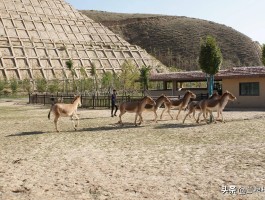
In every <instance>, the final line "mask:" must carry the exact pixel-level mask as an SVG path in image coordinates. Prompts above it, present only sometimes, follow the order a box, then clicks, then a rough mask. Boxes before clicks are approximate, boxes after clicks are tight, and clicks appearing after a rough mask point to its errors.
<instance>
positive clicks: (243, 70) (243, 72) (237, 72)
mask: <svg viewBox="0 0 265 200" xmlns="http://www.w3.org/2000/svg"><path fill="white" fill-rule="evenodd" d="M247 77H248V78H250V77H254V78H255V77H265V67H264V66H260V67H234V68H231V69H227V70H220V71H219V72H218V73H217V74H215V76H214V79H215V80H222V79H231V78H247ZM205 79H206V74H205V73H203V72H202V71H185V72H171V73H156V74H152V75H151V76H150V80H151V81H172V80H176V81H205Z"/></svg>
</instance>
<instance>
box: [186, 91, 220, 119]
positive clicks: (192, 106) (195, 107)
mask: <svg viewBox="0 0 265 200" xmlns="http://www.w3.org/2000/svg"><path fill="white" fill-rule="evenodd" d="M220 97H221V96H220V95H219V94H218V93H217V92H215V93H213V95H212V96H210V97H209V99H219V98H220ZM205 100H207V99H203V100H200V101H191V102H190V103H189V104H188V106H187V110H188V113H187V114H186V116H185V117H184V119H183V122H182V123H183V124H184V122H185V120H186V118H187V117H188V116H190V115H191V113H193V118H194V120H195V121H197V120H196V118H195V111H201V108H200V106H199V103H200V102H202V101H205ZM207 114H208V112H207Z"/></svg>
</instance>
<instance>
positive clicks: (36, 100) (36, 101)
mask: <svg viewBox="0 0 265 200" xmlns="http://www.w3.org/2000/svg"><path fill="white" fill-rule="evenodd" d="M37 103H38V94H36V98H35V104H37Z"/></svg>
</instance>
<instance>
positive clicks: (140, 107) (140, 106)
mask: <svg viewBox="0 0 265 200" xmlns="http://www.w3.org/2000/svg"><path fill="white" fill-rule="evenodd" d="M146 104H151V105H155V104H156V103H155V101H154V100H153V99H152V98H151V97H149V96H145V97H144V98H143V99H142V100H140V101H135V102H123V103H121V104H120V106H119V109H120V115H119V118H120V121H119V122H118V123H121V124H122V120H121V116H122V115H123V114H124V113H126V112H129V113H136V114H135V121H134V125H135V126H137V124H136V121H137V117H138V116H139V117H140V122H139V125H140V124H141V123H142V122H143V117H142V112H143V111H144V110H145V108H144V107H145V106H146Z"/></svg>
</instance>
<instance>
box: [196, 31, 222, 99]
mask: <svg viewBox="0 0 265 200" xmlns="http://www.w3.org/2000/svg"><path fill="white" fill-rule="evenodd" d="M222 60H223V58H222V53H221V50H220V48H219V47H218V46H217V44H216V40H215V38H214V37H212V36H207V37H206V39H205V40H203V41H202V42H201V49H200V55H199V65H200V68H201V69H202V71H203V72H205V73H206V74H207V79H208V93H209V95H212V94H213V86H214V75H215V74H216V73H217V72H218V71H219V69H220V66H221V64H222Z"/></svg>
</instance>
